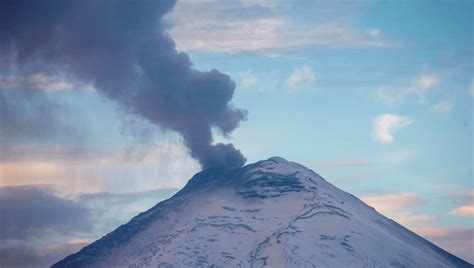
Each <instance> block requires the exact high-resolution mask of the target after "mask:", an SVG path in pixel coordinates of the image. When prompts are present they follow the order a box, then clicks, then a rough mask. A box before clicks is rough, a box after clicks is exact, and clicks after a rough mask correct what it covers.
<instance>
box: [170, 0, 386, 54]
mask: <svg viewBox="0 0 474 268" xmlns="http://www.w3.org/2000/svg"><path fill="white" fill-rule="evenodd" d="M328 5H329V4H328ZM347 9H349V8H342V10H347ZM313 11H314V12H317V13H316V14H313V18H315V17H320V18H323V20H318V21H314V20H312V21H311V22H310V23H308V24H305V23H303V24H302V23H301V22H297V20H298V18H297V16H299V15H300V14H296V13H294V12H295V11H293V10H287V9H286V7H285V6H284V5H281V6H280V5H276V4H274V3H273V4H270V3H268V2H259V3H257V4H256V3H250V2H248V3H247V2H246V1H232V2H220V1H204V2H202V1H179V2H178V4H177V5H176V7H175V9H174V12H173V13H171V14H170V15H169V16H168V20H169V21H170V23H171V24H173V25H174V27H173V28H172V29H171V30H170V33H171V35H172V37H173V39H174V40H175V41H176V43H177V45H178V48H179V49H182V50H194V51H209V52H216V51H217V52H226V53H242V52H243V53H248V52H250V53H257V54H263V55H270V56H274V55H279V54H281V53H282V52H285V51H288V50H293V49H297V48H303V47H310V46H328V47H386V46H390V45H391V44H389V42H387V41H386V40H383V39H381V38H379V36H377V35H373V34H370V33H366V32H363V31H357V30H355V29H352V28H350V27H349V26H346V25H345V24H344V23H342V22H340V23H338V22H334V21H336V17H337V16H332V17H331V18H329V16H328V14H319V13H325V12H327V10H326V9H324V8H321V6H319V8H318V9H315V10H313ZM341 12H342V11H341ZM190 14H192V16H190ZM346 16H347V13H346ZM299 17H301V16H299Z"/></svg>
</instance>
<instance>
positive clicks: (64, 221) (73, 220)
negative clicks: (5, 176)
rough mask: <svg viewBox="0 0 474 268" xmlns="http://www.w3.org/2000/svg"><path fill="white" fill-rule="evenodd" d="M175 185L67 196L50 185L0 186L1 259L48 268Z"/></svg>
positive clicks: (169, 193)
mask: <svg viewBox="0 0 474 268" xmlns="http://www.w3.org/2000/svg"><path fill="white" fill-rule="evenodd" d="M177 190H178V189H154V190H148V191H138V192H125V193H115V192H96V193H80V194H70V193H67V192H62V191H60V190H59V189H58V188H56V187H53V186H38V185H37V186H32V185H28V186H17V187H11V186H9V187H0V215H2V218H1V220H0V260H1V263H2V265H6V266H7V267H47V266H49V265H51V264H52V263H54V262H56V261H58V260H60V259H62V258H64V257H65V256H67V255H69V254H71V253H73V252H77V251H78V250H79V249H80V248H82V247H83V246H85V245H87V244H89V243H91V242H92V241H94V240H96V239H98V238H100V237H101V236H103V235H105V234H106V233H109V232H110V231H111V230H113V229H114V228H116V227H117V226H120V225H121V224H124V223H126V222H127V221H129V220H130V219H131V218H132V217H133V216H135V215H136V214H137V213H138V212H143V211H145V210H147V209H149V208H151V207H152V206H153V205H155V204H157V203H158V202H159V201H162V200H164V199H166V198H169V197H170V196H172V195H173V194H174V193H176V191H177Z"/></svg>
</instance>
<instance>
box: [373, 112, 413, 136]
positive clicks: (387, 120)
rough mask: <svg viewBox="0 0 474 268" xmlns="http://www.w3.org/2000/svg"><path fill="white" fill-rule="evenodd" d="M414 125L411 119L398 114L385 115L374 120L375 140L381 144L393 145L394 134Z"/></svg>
mask: <svg viewBox="0 0 474 268" xmlns="http://www.w3.org/2000/svg"><path fill="white" fill-rule="evenodd" d="M412 123H413V120H412V119H411V118H409V117H404V116H400V115H396V114H383V115H379V116H377V117H376V118H375V119H374V122H373V132H374V136H375V139H376V140H377V141H378V142H380V143H392V142H393V141H394V137H393V133H394V132H396V131H397V130H399V129H401V128H404V127H406V126H408V125H410V124H412Z"/></svg>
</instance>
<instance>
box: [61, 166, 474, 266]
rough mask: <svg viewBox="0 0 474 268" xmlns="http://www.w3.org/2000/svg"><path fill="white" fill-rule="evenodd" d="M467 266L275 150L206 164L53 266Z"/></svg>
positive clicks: (462, 261)
mask: <svg viewBox="0 0 474 268" xmlns="http://www.w3.org/2000/svg"><path fill="white" fill-rule="evenodd" d="M261 266H268V267H472V265H471V264H469V263H468V262H466V261H464V260H462V259H460V258H458V257H456V256H454V255H452V254H450V253H448V252H446V251H445V250H443V249H441V248H439V247H437V246H436V245H434V244H432V243H430V242H429V241H427V240H425V239H424V238H422V237H420V236H419V235H417V234H415V233H413V232H411V231H410V230H408V229H406V228H405V227H403V226H401V225H400V224H398V223H396V222H395V221H393V220H390V219H388V218H386V217H385V216H383V215H381V214H380V213H378V212H377V211H376V210H375V209H374V208H372V207H370V206H368V205H366V204H365V203H364V202H362V201H361V200H359V199H358V198H356V197H355V196H353V195H351V194H349V193H346V192H344V191H342V190H340V189H338V188H337V187H335V186H333V185H332V184H330V183H328V182H327V181H326V180H324V179H323V178H322V177H321V176H319V175H318V174H316V173H315V172H313V171H312V170H310V169H307V168H305V167H303V166H301V165H299V164H296V163H293V162H289V161H287V160H285V159H283V158H280V157H272V158H270V159H268V160H264V161H260V162H257V163H254V164H250V165H247V166H244V167H242V168H238V169H208V170H204V171H202V172H200V173H197V174H196V175H195V176H193V177H192V178H191V179H190V180H189V182H188V184H187V185H186V186H185V187H184V188H183V189H182V190H181V191H179V192H178V193H177V194H176V195H174V196H173V197H171V198H170V199H168V200H165V201H163V202H160V203H158V204H157V205H156V206H154V207H153V208H151V209H150V210H148V211H146V212H144V213H141V214H139V215H137V216H136V217H134V218H133V219H132V220H130V222H128V223H127V224H124V225H122V226H120V227H118V228H117V229H116V230H114V231H113V232H111V233H109V234H107V235H106V236H104V237H102V238H101V239H99V240H97V241H95V242H94V243H92V244H90V245H88V246H86V247H84V248H83V249H82V250H80V251H79V252H78V253H75V254H72V255H70V256H68V257H66V258H65V259H63V260H61V261H59V262H58V263H56V264H54V265H53V267H55V268H57V267H261Z"/></svg>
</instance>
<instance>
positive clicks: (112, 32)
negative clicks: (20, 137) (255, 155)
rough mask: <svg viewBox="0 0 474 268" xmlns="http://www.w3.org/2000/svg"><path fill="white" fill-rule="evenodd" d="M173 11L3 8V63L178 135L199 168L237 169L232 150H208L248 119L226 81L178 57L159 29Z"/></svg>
mask: <svg viewBox="0 0 474 268" xmlns="http://www.w3.org/2000/svg"><path fill="white" fill-rule="evenodd" d="M174 4H175V3H174V1H172V0H159V1H158V0H156V1H129V0H125V1H92V0H91V1H88V0H77V1H62V0H50V1H35V0H30V1H24V0H6V1H2V3H1V4H0V25H1V27H0V57H3V58H9V59H12V58H13V59H14V62H15V66H20V67H24V69H28V70H34V69H35V68H36V69H38V68H41V70H43V71H44V69H48V70H50V71H57V70H60V71H61V72H65V73H68V74H70V75H73V76H74V77H75V78H76V79H79V80H81V81H84V82H86V83H92V84H93V85H94V87H95V88H96V89H97V90H98V91H99V92H100V93H101V94H102V95H104V96H106V97H108V98H111V99H113V100H115V101H116V102H118V103H120V104H121V106H122V107H123V108H124V109H126V110H128V111H130V112H132V113H135V114H137V115H140V116H142V117H143V118H145V119H147V120H149V121H150V122H152V123H154V124H158V125H160V126H162V127H165V128H168V129H172V130H174V131H177V132H179V133H180V134H181V136H182V137H183V140H184V143H185V145H186V146H187V147H188V148H189V151H190V154H191V156H192V157H193V158H195V159H197V160H198V161H199V163H200V164H201V166H202V168H203V169H206V168H210V167H225V168H232V167H240V166H242V165H243V164H244V163H245V161H246V159H245V157H244V156H243V155H242V153H241V152H240V151H239V150H237V149H236V148H234V146H233V145H232V144H222V143H219V144H213V137H212V131H211V130H212V128H216V129H219V130H221V131H222V133H223V134H224V135H227V134H229V133H231V132H232V131H233V130H234V129H235V128H236V127H238V124H239V122H240V121H241V120H245V118H246V115H247V112H246V111H245V110H242V109H238V108H235V107H233V106H232V104H231V100H232V96H233V93H234V89H235V83H234V82H233V81H232V80H231V78H230V77H229V76H227V75H226V74H223V73H221V72H219V71H218V70H212V71H209V72H202V71H198V70H195V69H193V67H192V62H191V61H190V59H189V57H188V55H187V54H185V53H182V52H178V51H177V50H176V47H175V44H174V42H173V40H172V39H171V38H170V36H169V35H168V33H167V31H166V30H167V27H166V25H165V24H164V23H163V22H162V17H163V16H164V15H165V14H166V13H167V12H169V11H170V10H171V9H172V8H173V6H174ZM26 66H27V68H26ZM2 116H3V117H6V115H5V114H3V115H2Z"/></svg>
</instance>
